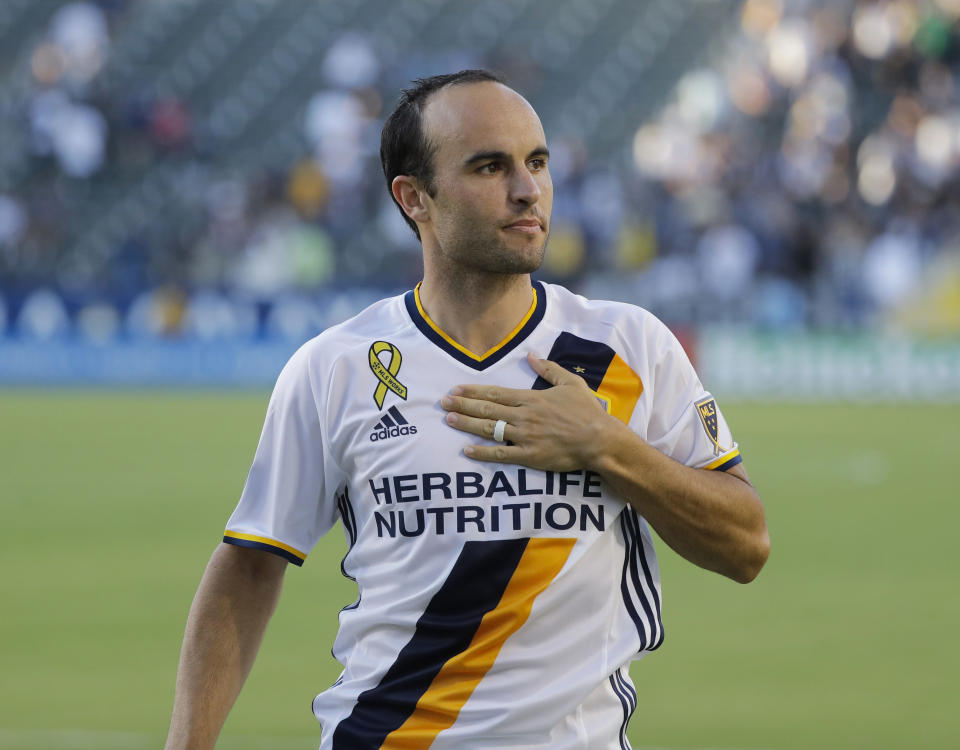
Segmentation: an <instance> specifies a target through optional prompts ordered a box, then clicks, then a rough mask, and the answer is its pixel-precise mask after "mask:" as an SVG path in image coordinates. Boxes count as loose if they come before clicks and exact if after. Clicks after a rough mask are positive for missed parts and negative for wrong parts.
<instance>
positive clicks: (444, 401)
mask: <svg viewBox="0 0 960 750" xmlns="http://www.w3.org/2000/svg"><path fill="white" fill-rule="evenodd" d="M440 406H442V407H443V408H444V409H449V408H450V407H451V406H453V399H452V398H450V397H449V396H444V397H443V398H441V399H440Z"/></svg>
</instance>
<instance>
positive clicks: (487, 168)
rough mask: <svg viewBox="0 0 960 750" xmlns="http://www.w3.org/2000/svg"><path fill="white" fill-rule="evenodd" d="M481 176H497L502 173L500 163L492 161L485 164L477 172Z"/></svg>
mask: <svg viewBox="0 0 960 750" xmlns="http://www.w3.org/2000/svg"><path fill="white" fill-rule="evenodd" d="M477 171H478V172H479V173H480V174H496V173H497V172H499V171H500V163H499V162H495V161H491V162H487V163H486V164H484V165H483V166H482V167H480V168H479V169H478V170H477Z"/></svg>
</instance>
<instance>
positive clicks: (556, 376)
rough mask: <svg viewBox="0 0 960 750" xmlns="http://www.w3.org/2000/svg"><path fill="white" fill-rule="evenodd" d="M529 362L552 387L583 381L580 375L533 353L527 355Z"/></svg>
mask: <svg viewBox="0 0 960 750" xmlns="http://www.w3.org/2000/svg"><path fill="white" fill-rule="evenodd" d="M527 361H528V362H529V363H530V366H531V367H532V368H533V370H534V372H536V373H537V375H539V376H540V377H541V378H543V379H544V380H546V381H547V382H548V383H550V385H564V384H566V383H577V382H580V381H582V380H583V378H581V377H580V376H579V375H575V374H573V373H572V372H570V371H569V370H566V369H564V368H563V367H562V366H560V365H559V364H557V363H556V362H552V361H551V360H549V359H541V358H540V357H538V356H537V355H536V354H534V353H533V352H530V353H529V354H527Z"/></svg>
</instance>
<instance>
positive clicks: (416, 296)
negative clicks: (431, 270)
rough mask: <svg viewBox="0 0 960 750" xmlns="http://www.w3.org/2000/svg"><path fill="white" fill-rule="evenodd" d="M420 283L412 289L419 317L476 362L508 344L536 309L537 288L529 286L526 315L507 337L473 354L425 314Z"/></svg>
mask: <svg viewBox="0 0 960 750" xmlns="http://www.w3.org/2000/svg"><path fill="white" fill-rule="evenodd" d="M422 283H423V282H422V281H421V282H420V284H422ZM420 284H417V286H416V288H415V289H414V290H413V294H414V299H416V301H417V311H418V312H419V313H420V315H421V317H422V318H423V319H424V321H425V322H426V323H427V325H429V326H430V327H431V328H432V329H433V330H434V331H436V333H437V335H438V336H440V337H441V338H442V339H443V340H444V341H446V342H447V343H448V344H450V346H452V347H453V348H454V349H456V350H457V351H458V352H461V353H463V354H466V355H467V356H468V357H470V358H471V359H474V360H476V361H477V362H480V361H482V360H484V359H486V358H487V357H489V356H490V355H491V354H495V353H496V352H497V351H498V350H500V349H502V348H503V347H504V346H506V345H507V344H509V343H510V341H511V340H512V339H513V337H514V336H516V335H517V334H518V333H520V331H521V330H522V329H523V327H524V326H525V325H526V324H527V321H528V320H530V318H531V316H532V315H533V313H534V312H536V309H537V290H536V289H535V288H534V287H531V288H530V291H531V292H533V302H531V303H530V309H529V310H527V313H526V315H524V316H523V319H522V320H521V321H520V322H519V323H518V324H517V326H516V327H515V328H514V329H513V330H512V331H510V333H508V334H507V337H506V338H505V339H504V340H503V341H501V342H500V343H499V344H497V345H496V346H494V347H492V348H490V349H488V350H487V351H485V352H484V353H483V354H479V355H477V354H474V353H473V352H472V351H470V350H469V349H467V348H466V347H464V346H462V345H460V344H458V343H457V342H456V341H454V340H453V339H452V338H450V336H449V335H448V334H447V333H445V332H444V331H443V329H441V328H440V326H438V325H437V324H436V323H434V322H433V320H431V318H430V316H429V315H427V311H426V310H424V309H423V305H422V304H421V302H420Z"/></svg>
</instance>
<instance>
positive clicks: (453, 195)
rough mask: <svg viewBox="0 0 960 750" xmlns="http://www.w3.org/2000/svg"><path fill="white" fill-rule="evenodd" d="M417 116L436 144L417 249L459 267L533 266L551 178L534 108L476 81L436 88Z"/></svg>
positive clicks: (507, 269)
mask: <svg viewBox="0 0 960 750" xmlns="http://www.w3.org/2000/svg"><path fill="white" fill-rule="evenodd" d="M423 115H424V117H423V119H424V131H425V133H426V135H427V137H428V138H429V139H430V141H431V142H432V143H433V144H434V145H435V148H436V151H435V153H434V156H433V167H434V188H435V190H434V195H433V196H429V195H425V194H424V196H423V200H424V203H425V208H426V209H427V213H428V216H429V220H428V221H427V222H426V224H425V225H421V227H420V232H421V235H422V236H423V239H424V247H425V248H427V249H429V250H430V251H431V252H434V253H437V254H438V255H439V257H440V259H441V261H442V262H443V261H445V262H447V263H452V264H455V265H457V266H459V267H461V268H464V269H469V270H474V271H480V272H485V273H498V274H520V273H530V272H531V271H535V270H536V269H537V268H539V267H540V263H541V262H542V261H543V252H544V248H545V246H546V242H547V234H548V232H549V227H550V211H551V208H552V206H553V183H552V182H551V180H550V172H549V170H548V168H547V157H548V155H549V154H548V152H547V148H546V137H545V136H544V133H543V126H542V125H541V124H540V118H539V117H537V113H536V112H534V110H533V107H531V106H530V104H529V103H528V102H527V100H526V99H524V98H523V97H522V96H520V95H519V94H518V93H516V92H515V91H513V90H511V89H509V88H507V87H506V86H502V85H500V84H498V83H494V82H483V83H472V84H461V85H454V86H448V87H447V88H445V89H442V90H440V91H438V92H437V93H436V94H434V95H433V96H432V97H431V98H430V100H429V101H428V102H427V105H426V107H425V110H424V113H423Z"/></svg>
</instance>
